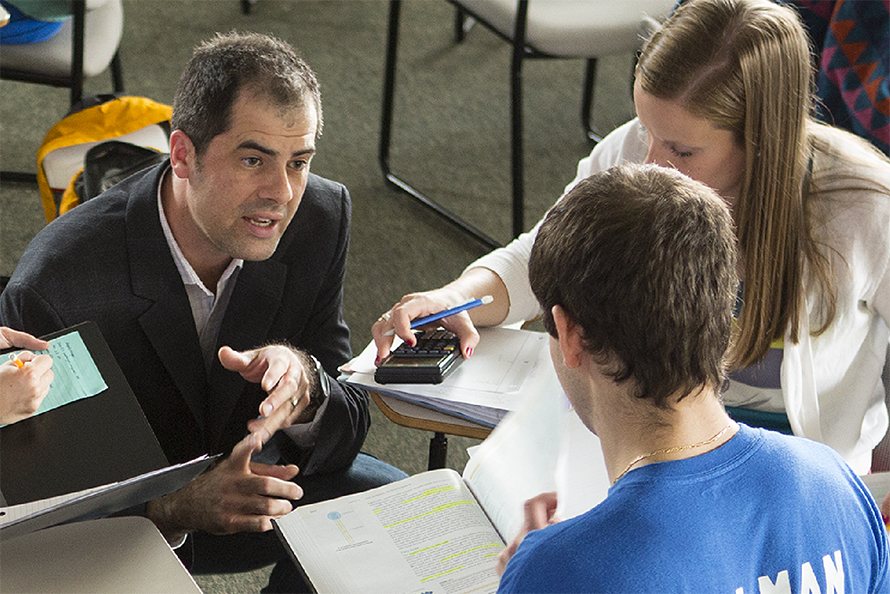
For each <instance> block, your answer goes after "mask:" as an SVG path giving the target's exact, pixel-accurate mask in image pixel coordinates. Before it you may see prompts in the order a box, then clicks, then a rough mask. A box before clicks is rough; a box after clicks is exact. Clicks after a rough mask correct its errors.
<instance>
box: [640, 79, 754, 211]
mask: <svg viewBox="0 0 890 594" xmlns="http://www.w3.org/2000/svg"><path fill="white" fill-rule="evenodd" d="M634 104H635V106H636V110H637V117H639V118H640V123H641V124H642V125H643V127H644V128H645V129H646V136H647V139H646V141H647V143H648V146H649V150H648V152H647V154H646V162H647V163H655V164H657V165H661V166H663V167H672V168H674V169H676V170H678V171H680V172H681V173H684V174H686V175H688V176H689V177H691V178H692V179H694V180H696V181H700V182H702V183H703V184H705V185H707V186H710V187H711V188H713V189H714V190H716V191H717V192H718V193H719V194H720V195H721V196H723V198H724V199H726V202H727V204H728V205H729V207H730V208H732V206H733V204H734V203H735V201H736V199H737V198H738V196H739V192H740V191H741V188H742V179H743V176H744V175H745V150H744V149H743V148H742V147H741V146H740V145H739V144H738V143H737V142H736V140H735V135H734V134H733V133H732V132H729V131H728V130H719V129H717V128H715V127H714V126H713V125H712V124H711V123H710V122H709V121H707V120H704V119H701V118H697V117H694V116H693V115H692V114H690V113H689V112H688V111H687V110H686V109H684V108H682V107H680V105H678V104H677V103H675V102H673V101H667V100H664V99H659V98H657V97H655V96H653V95H650V94H649V93H647V92H646V91H644V90H643V89H642V88H640V85H639V84H636V85H634Z"/></svg>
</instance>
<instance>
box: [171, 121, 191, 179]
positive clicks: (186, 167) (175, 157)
mask: <svg viewBox="0 0 890 594" xmlns="http://www.w3.org/2000/svg"><path fill="white" fill-rule="evenodd" d="M195 163H196V156H195V145H194V144H192V139H191V138H189V136H188V134H186V133H185V132H183V131H182V130H174V131H173V132H172V133H171V134H170V168H171V169H172V170H173V174H174V175H175V176H176V177H178V178H180V179H188V177H189V174H190V173H191V171H192V169H193V168H194V167H195Z"/></svg>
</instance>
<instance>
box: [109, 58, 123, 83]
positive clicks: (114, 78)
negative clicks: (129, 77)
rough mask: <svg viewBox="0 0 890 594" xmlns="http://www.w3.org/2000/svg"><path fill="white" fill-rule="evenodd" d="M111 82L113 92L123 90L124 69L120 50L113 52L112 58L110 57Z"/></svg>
mask: <svg viewBox="0 0 890 594" xmlns="http://www.w3.org/2000/svg"><path fill="white" fill-rule="evenodd" d="M111 84H112V85H113V86H114V92H115V93H123V92H124V69H123V67H122V66H121V53H120V51H116V52H114V58H112V59H111Z"/></svg>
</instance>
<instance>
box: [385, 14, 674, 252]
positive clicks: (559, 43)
mask: <svg viewBox="0 0 890 594" xmlns="http://www.w3.org/2000/svg"><path fill="white" fill-rule="evenodd" d="M448 1H449V2H451V3H452V4H453V5H454V6H455V7H456V9H457V13H456V18H455V33H456V38H457V41H458V42H460V41H461V40H462V39H463V36H464V34H465V32H466V30H467V28H468V27H467V26H466V19H467V17H470V18H472V19H473V20H474V21H476V22H479V23H481V24H482V25H483V26H485V27H486V28H487V29H489V30H491V31H493V32H494V33H495V34H496V35H498V36H499V37H501V38H502V39H504V40H505V41H507V42H508V43H510V44H511V45H512V47H513V52H512V59H511V63H510V96H511V115H510V122H511V128H510V130H511V163H512V166H511V176H512V186H513V237H516V236H518V235H519V234H520V233H522V232H523V230H524V223H523V219H524V213H523V211H524V199H523V167H522V162H523V161H522V160H523V150H522V64H523V61H524V60H526V59H530V58H535V59H538V58H582V59H585V60H586V61H587V64H586V71H585V81H584V92H583V97H582V105H581V121H582V125H583V126H584V130H585V133H586V134H587V136H588V137H589V138H590V139H591V140H593V141H598V140H599V137H598V136H597V134H596V132H595V130H594V129H593V127H592V126H591V112H592V109H593V84H594V80H595V78H596V64H597V58H598V57H603V56H608V55H615V54H621V53H630V52H633V51H634V50H636V49H638V48H639V47H640V45H641V43H642V34H644V33H645V32H646V30H647V29H651V28H652V27H653V26H657V20H660V19H662V18H663V17H665V16H666V15H667V14H668V13H669V12H670V10H671V9H672V7H673V6H674V4H675V0H448ZM401 4H402V2H401V0H390V7H389V25H388V33H387V46H386V66H385V69H384V83H383V106H382V116H381V129H380V143H379V161H380V167H381V169H382V170H383V175H384V179H385V180H386V181H387V182H389V183H390V184H391V185H393V186H394V187H396V188H397V189H399V190H401V191H403V192H405V193H406V194H408V195H409V196H411V197H413V198H414V199H416V200H418V201H419V202H421V203H422V204H424V205H425V206H427V207H429V208H431V209H432V210H433V211H434V212H436V213H437V214H439V215H440V216H442V217H444V218H446V219H447V220H449V221H450V222H452V223H454V224H455V225H457V226H458V227H460V228H461V229H463V230H464V231H466V232H467V233H469V234H470V235H472V236H473V237H475V238H476V239H478V240H479V241H480V242H482V243H483V244H485V245H487V246H489V247H498V246H499V245H500V244H499V243H498V242H497V241H495V240H494V239H492V238H491V237H489V236H488V235H486V234H485V233H483V232H482V231H480V230H479V229H477V228H476V227H474V226H473V225H471V224H470V223H468V222H466V221H464V220H462V219H461V218H460V217H458V216H456V215H455V214H453V213H451V212H450V211H448V210H447V209H445V208H444V207H442V206H441V205H439V204H438V203H436V202H434V201H433V200H431V199H429V198H427V197H426V196H424V195H423V194H421V193H420V192H419V191H418V190H416V189H414V188H413V187H412V186H411V185H410V184H409V183H407V182H406V181H403V180H402V179H400V178H399V177H398V176H397V175H396V174H394V173H393V172H392V170H391V169H390V166H389V154H390V146H391V137H392V126H393V103H394V101H393V100H394V95H395V74H396V60H397V50H398V38H399V19H400V12H401Z"/></svg>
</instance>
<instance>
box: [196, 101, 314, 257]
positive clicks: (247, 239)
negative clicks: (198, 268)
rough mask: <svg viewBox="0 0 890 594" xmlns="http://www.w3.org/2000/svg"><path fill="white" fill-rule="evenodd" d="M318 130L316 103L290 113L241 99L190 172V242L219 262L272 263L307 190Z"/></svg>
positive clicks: (310, 103)
mask: <svg viewBox="0 0 890 594" xmlns="http://www.w3.org/2000/svg"><path fill="white" fill-rule="evenodd" d="M317 126H318V118H317V114H316V109H315V106H314V104H313V103H312V102H311V101H308V100H307V101H306V102H305V104H304V105H303V106H302V107H301V108H299V109H296V110H294V109H291V110H289V111H288V110H283V109H282V108H280V107H277V106H274V105H272V104H270V103H269V102H268V101H267V100H266V99H264V98H262V97H257V96H255V95H252V94H250V93H246V94H245V93H240V94H239V97H238V99H237V101H236V102H235V105H234V106H233V108H232V114H231V125H230V126H229V130H228V131H226V132H224V133H222V134H220V135H219V136H216V137H215V138H213V140H212V141H211V142H210V144H209V146H208V147H207V150H206V151H205V153H204V154H203V155H202V156H201V157H200V158H198V159H197V162H196V164H195V167H194V168H193V169H192V171H191V172H190V175H189V180H188V181H189V183H188V210H189V214H190V218H191V220H192V222H193V223H194V225H193V226H190V228H191V233H190V234H191V235H193V237H191V238H189V239H191V240H192V241H190V242H188V243H190V244H192V246H193V247H194V248H196V249H198V250H201V251H202V252H204V253H205V254H206V255H207V256H208V257H209V258H211V259H220V260H225V261H228V260H230V259H232V258H241V259H244V260H265V259H267V258H269V257H270V256H271V255H272V254H273V253H274V252H275V249H276V247H277V246H278V242H279V240H280V239H281V236H282V235H283V234H284V231H285V230H286V229H287V226H288V225H289V224H290V222H291V219H293V216H294V213H296V211H297V207H298V206H299V205H300V200H301V199H302V197H303V191H304V190H305V189H306V182H307V180H308V177H309V163H310V161H311V160H312V156H313V155H314V154H315V135H316V129H317ZM178 239H179V238H178ZM187 241H188V240H187Z"/></svg>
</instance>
